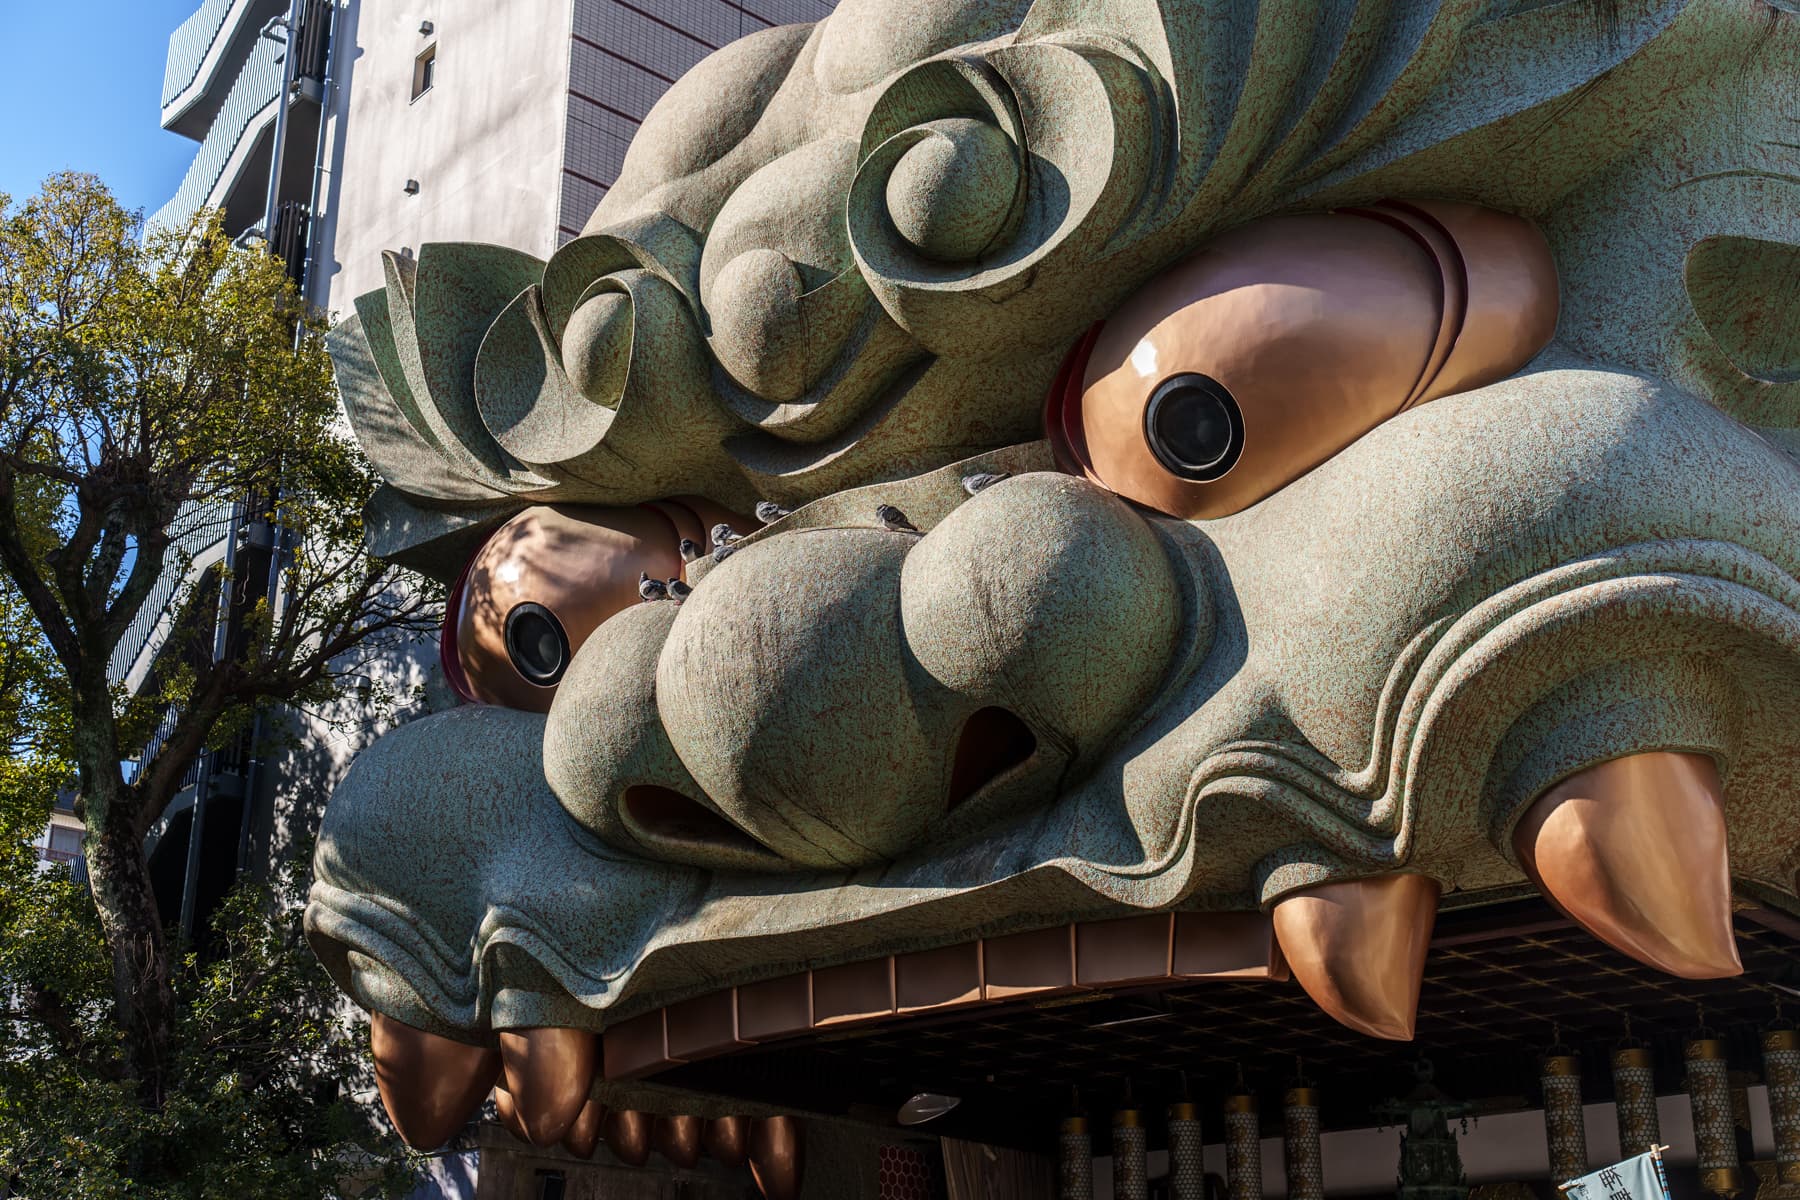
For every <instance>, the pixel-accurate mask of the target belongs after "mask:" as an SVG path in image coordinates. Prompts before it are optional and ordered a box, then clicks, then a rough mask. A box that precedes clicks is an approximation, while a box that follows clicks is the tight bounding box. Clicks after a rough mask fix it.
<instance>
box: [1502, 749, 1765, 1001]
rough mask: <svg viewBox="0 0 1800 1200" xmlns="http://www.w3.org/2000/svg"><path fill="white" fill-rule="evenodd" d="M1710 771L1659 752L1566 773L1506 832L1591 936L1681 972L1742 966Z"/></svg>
mask: <svg viewBox="0 0 1800 1200" xmlns="http://www.w3.org/2000/svg"><path fill="white" fill-rule="evenodd" d="M1721 794H1722V789H1721V787H1720V784H1719V772H1718V768H1717V767H1716V766H1714V764H1713V760H1712V759H1711V758H1709V757H1707V756H1706V755H1704V754H1682V753H1674V752H1668V751H1656V752H1651V753H1645V754H1633V755H1629V756H1627V757H1625V758H1616V759H1613V760H1612V761H1610V762H1604V763H1601V764H1600V765H1599V766H1596V767H1590V768H1588V769H1587V770H1585V771H1583V772H1581V773H1580V774H1578V775H1573V776H1570V777H1569V778H1568V779H1565V780H1563V781H1562V782H1561V783H1559V784H1557V785H1556V786H1555V787H1553V788H1551V789H1550V790H1549V791H1547V792H1545V793H1544V794H1543V795H1542V796H1540V797H1538V799H1537V800H1536V801H1534V802H1533V803H1532V805H1531V807H1530V808H1529V809H1528V810H1527V811H1526V813H1525V816H1524V817H1523V818H1522V819H1521V820H1520V821H1519V824H1518V826H1517V827H1516V828H1515V829H1514V831H1513V849H1514V850H1515V851H1516V852H1517V853H1518V856H1519V864H1520V866H1522V867H1523V868H1524V869H1525V873H1526V874H1527V875H1529V876H1530V877H1531V879H1532V882H1534V883H1536V884H1537V886H1538V888H1539V890H1540V891H1542V892H1543V893H1544V895H1545V896H1546V897H1547V898H1548V899H1549V900H1550V901H1551V902H1552V903H1553V904H1555V905H1556V906H1557V907H1558V908H1560V909H1562V910H1563V911H1564V912H1565V913H1567V914H1568V915H1569V916H1570V917H1572V918H1574V919H1575V921H1576V922H1577V923H1578V924H1580V925H1581V927H1582V928H1583V929H1586V930H1587V931H1588V932H1589V933H1591V934H1593V935H1594V936H1595V937H1597V938H1599V939H1600V940H1601V941H1603V942H1605V943H1606V944H1607V945H1609V946H1611V947H1613V948H1614V949H1615V950H1618V951H1619V952H1620V953H1622V954H1628V955H1630V956H1631V957H1632V958H1635V959H1637V960H1638V961H1639V962H1641V963H1644V964H1646V965H1648V966H1652V967H1656V968H1657V969H1659V970H1662V971H1667V972H1668V973H1669V974H1671V975H1678V976H1680V977H1682V978H1684V979H1722V978H1725V977H1726V976H1730V975H1738V974H1742V973H1743V970H1744V967H1743V963H1742V962H1741V961H1739V959H1738V951H1737V938H1736V936H1735V934H1734V933H1733V931H1732V927H1731V860H1730V858H1729V857H1728V856H1727V854H1726V845H1725V810H1724V804H1723V802H1722V800H1721Z"/></svg>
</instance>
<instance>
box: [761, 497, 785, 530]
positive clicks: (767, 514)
mask: <svg viewBox="0 0 1800 1200" xmlns="http://www.w3.org/2000/svg"><path fill="white" fill-rule="evenodd" d="M792 511H793V510H792V509H787V508H783V507H781V505H779V504H777V503H775V502H774V501H773V500H758V501H757V502H756V519H757V520H759V521H761V522H762V523H763V524H764V525H773V524H774V523H775V522H777V521H779V520H781V518H783V517H785V516H787V515H788V514H789V513H790V512H792Z"/></svg>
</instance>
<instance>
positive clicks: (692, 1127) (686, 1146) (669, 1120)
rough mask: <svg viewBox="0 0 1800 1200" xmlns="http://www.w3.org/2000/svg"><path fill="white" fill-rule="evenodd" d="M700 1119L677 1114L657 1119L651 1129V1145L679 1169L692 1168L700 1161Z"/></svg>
mask: <svg viewBox="0 0 1800 1200" xmlns="http://www.w3.org/2000/svg"><path fill="white" fill-rule="evenodd" d="M702 1124H703V1122H702V1121H701V1120H700V1118H699V1117H694V1116H688V1115H686V1114H683V1113H677V1114H675V1115H674V1116H664V1117H658V1118H656V1121H655V1123H654V1124H653V1125H652V1126H651V1128H650V1144H651V1145H652V1146H653V1147H655V1149H656V1152H657V1153H658V1154H660V1155H662V1156H663V1157H664V1158H666V1159H668V1160H669V1161H670V1162H672V1163H674V1164H675V1165H676V1166H678V1167H691V1166H693V1165H694V1164H695V1163H697V1162H699V1161H700V1130H701V1126H702Z"/></svg>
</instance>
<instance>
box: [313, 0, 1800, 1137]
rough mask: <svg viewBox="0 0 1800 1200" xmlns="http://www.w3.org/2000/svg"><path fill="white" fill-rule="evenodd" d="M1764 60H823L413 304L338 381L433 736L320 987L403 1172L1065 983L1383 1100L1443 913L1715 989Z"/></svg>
mask: <svg viewBox="0 0 1800 1200" xmlns="http://www.w3.org/2000/svg"><path fill="white" fill-rule="evenodd" d="M1797 54H1800V24H1797V23H1796V21H1795V19H1794V18H1793V16H1792V15H1791V13H1789V12H1787V11H1786V10H1785V7H1771V6H1769V5H1767V4H1764V3H1760V2H1752V0H1743V2H1735V0H1734V2H1733V3H1724V2H1721V0H1693V2H1682V0H1667V2H1664V0H1643V2H1637V0H1628V2H1626V3H1622V4H1619V5H1614V6H1609V7H1606V8H1605V10H1604V11H1602V9H1601V7H1600V6H1593V5H1588V4H1585V3H1582V2H1580V0H1571V2H1568V3H1559V4H1548V5H1546V4H1541V3H1535V2H1534V3H1511V2H1509V0H1496V2H1492V3H1466V4H1465V3H1450V2H1448V0H1446V2H1444V3H1427V4H1422V5H1410V6H1409V5H1398V6H1396V5H1389V4H1383V3H1376V2H1374V0H1360V2H1359V0H1342V2H1338V0H1331V2H1322V0H1307V2H1301V3H1294V4H1279V3H1277V4H1267V3H1265V4H1261V5H1253V4H1233V3H1221V4H1185V3H1184V4H1177V3H1171V2H1168V0H1162V2H1158V0H1106V2H1103V3H1092V2H1081V3H1075V2H1072V0H1036V2H1029V3H1028V2H1020V0H846V2H845V3H844V4H842V5H841V6H840V7H839V8H838V10H837V11H836V13H835V15H833V16H832V17H830V18H829V19H827V20H825V21H822V22H820V23H819V24H817V25H815V26H795V27H787V28H778V29H772V30H768V31H766V32H763V33H759V34H755V35H753V36H751V37H747V38H745V39H743V40H742V41H740V42H737V43H735V44H733V45H730V46H727V47H726V48H725V49H723V50H721V51H719V52H718V53H716V54H714V55H713V56H712V57H710V58H708V59H707V60H705V61H704V62H703V63H701V64H700V65H699V66H698V67H696V68H695V69H694V70H693V71H692V72H691V73H690V74H689V75H688V76H687V77H686V78H684V79H683V80H681V81H680V82H679V83H678V84H676V85H675V87H674V88H673V89H672V90H671V91H670V92H669V93H668V95H667V96H666V97H665V98H664V99H663V100H662V102H661V103H660V104H659V105H658V106H657V108H656V109H655V111H654V112H653V113H652V114H651V116H650V117H649V119H648V120H647V121H646V122H645V124H644V126H643V129H642V131H641V133H640V134H639V136H638V138H637V140H636V142H635V144H634V145H633V147H632V150H631V153H630V155H629V156H628V158H627V159H626V162H625V166H624V170H623V173H622V175H621V177H620V179H619V180H618V182H617V184H616V186H614V187H613V188H612V190H611V191H610V192H609V193H608V194H607V196H606V198H605V200H604V202H603V203H602V204H601V205H600V207H599V209H598V210H597V211H596V212H595V213H594V215H593V218H592V220H591V221H589V223H588V225H587V228H586V230H585V231H584V232H583V233H582V235H581V236H579V237H577V238H575V239H573V240H572V241H570V242H569V243H568V244H566V245H565V246H563V247H562V249H560V250H559V251H557V253H556V254H555V255H554V256H553V257H552V258H551V259H550V261H549V262H547V263H546V262H539V261H536V260H534V259H531V258H529V257H527V256H525V255H523V254H519V253H516V252H513V251H510V250H505V249H500V248H496V247H492V246H483V245H460V244H458V245H427V246H425V247H424V248H423V249H422V250H421V251H420V253H419V255H418V259H417V262H416V264H415V263H413V262H412V261H410V260H404V259H400V258H396V257H390V258H389V260H388V275H387V287H386V288H385V290H383V291H379V292H376V293H373V294H371V295H368V296H364V297H362V298H361V299H359V300H358V302H357V305H356V314H355V316H354V317H353V318H351V319H349V320H347V321H345V322H344V323H343V325H341V326H340V327H339V329H338V331H337V333H336V334H335V351H334V353H335V356H336V358H337V361H338V365H339V378H340V382H341V385H342V389H343V394H344V399H345V403H346V405H347V407H348V410H349V413H350V416H351V420H352V422H353V424H354V426H355V429H356V432H357V435H358V437H359V438H360V439H361V441H362V444H363V446H364V447H365V448H366V450H367V452H368V454H369V457H370V458H371V459H372V460H373V461H374V462H375V464H376V465H377V467H378V468H379V469H380V471H381V473H382V474H383V476H384V477H385V479H386V481H387V484H386V486H385V487H383V488H382V489H381V491H380V493H379V494H378V495H377V496H376V498H375V500H374V502H373V504H372V506H371V510H370V512H369V514H368V525H369V539H370V548H371V550H372V551H373V552H374V553H376V554H379V555H383V556H389V557H392V558H396V559H399V560H401V561H404V562H407V563H410V564H413V565H415V566H417V567H418V568H419V569H420V570H422V571H425V572H427V573H430V574H434V575H436V576H438V577H440V578H442V579H444V580H445V581H455V586H454V588H453V591H452V597H451V605H450V613H449V617H448V619H447V621H446V626H445V635H444V655H445V667H446V670H447V672H448V673H449V675H450V677H451V679H452V681H453V682H454V683H456V685H457V687H458V689H459V690H460V691H461V692H462V693H463V695H464V696H465V697H467V698H468V699H469V700H470V701H471V703H468V704H465V705H463V706H460V707H457V708H455V709H453V710H451V711H448V712H444V713H441V714H439V715H436V716H432V717H429V718H426V719H422V720H418V721H416V722H413V723H411V724H407V725H405V726H403V727H401V728H399V729H397V730H396V731H394V732H392V733H390V734H388V735H387V736H386V737H384V738H383V739H381V740H380V741H379V742H378V743H377V744H375V745H374V746H372V747H371V748H370V749H368V750H366V751H365V752H364V753H363V754H362V755H361V757H360V758H359V760H358V761H357V762H356V763H355V765H354V766H353V768H352V770H351V772H350V774H349V776H348V777H347V778H346V779H345V780H344V782H343V784H342V785H341V786H340V787H339V789H338V791H337V794H336V796H335V798H334V799H333V801H332V804H331V807H330V810H329V812H328V814H327V817H326V822H325V828H324V833H323V838H322V841H321V843H320V848H319V852H318V860H317V873H318V882H317V884H316V886H315V888H314V891H313V899H312V906H311V909H310V910H309V914H308V927H309V930H310V931H311V934H312V936H313V938H314V943H315V946H316V947H317V949H318V951H319V953H320V955H321V957H322V958H323V959H324V960H325V962H326V964H327V965H328V967H329V968H330V969H331V971H332V972H333V974H334V976H335V977H336V978H337V980H338V981H339V983H340V984H341V985H342V986H343V987H344V988H345V990H346V991H347V992H349V993H350V995H352V996H353V997H354V998H355V999H356V1000H357V1001H358V1002H359V1003H360V1004H362V1005H364V1006H365V1007H367V1008H369V1009H371V1010H373V1011H374V1012H375V1013H377V1014H378V1017H379V1019H378V1024H377V1047H376V1048H377V1055H378V1060H379V1065H380V1066H381V1067H382V1071H383V1081H384V1087H385V1088H386V1089H387V1094H388V1099H389V1102H390V1108H391V1109H392V1110H393V1111H394V1112H395V1115H396V1118H397V1119H398V1120H399V1121H400V1124H401V1126H402V1129H403V1131H405V1132H406V1133H407V1135H408V1136H409V1137H410V1138H412V1139H413V1140H415V1141H417V1142H419V1143H421V1144H431V1143H435V1142H436V1141H438V1140H441V1139H442V1137H443V1136H445V1134H447V1133H448V1132H449V1130H450V1129H451V1128H453V1127H454V1126H455V1125H457V1124H460V1122H461V1121H462V1120H463V1119H465V1117H466V1115H467V1113H468V1111H469V1109H470V1107H471V1106H472V1105H473V1104H474V1103H475V1102H476V1101H477V1100H478V1099H479V1098H480V1097H481V1096H482V1095H485V1094H486V1093H487V1091H488V1090H489V1088H490V1087H492V1086H493V1085H494V1083H495V1081H496V1080H497V1079H499V1080H500V1081H501V1082H502V1085H503V1089H504V1090H503V1099H504V1101H505V1104H504V1105H503V1113H504V1114H508V1119H509V1120H512V1121H514V1122H515V1123H516V1125H517V1127H518V1128H520V1129H521V1130H522V1131H523V1132H525V1133H526V1134H527V1135H528V1136H530V1137H531V1138H533V1139H534V1140H536V1141H539V1142H542V1143H546V1144H547V1143H550V1142H555V1141H557V1140H559V1139H564V1138H576V1139H577V1140H579V1139H580V1138H582V1137H585V1138H587V1139H588V1140H587V1142H586V1144H587V1145H588V1146H589V1147H591V1146H592V1144H593V1142H592V1138H593V1136H595V1135H594V1133H593V1129H594V1128H595V1122H596V1121H597V1120H598V1116H597V1111H598V1110H597V1109H596V1108H595V1106H594V1104H593V1102H591V1101H590V1100H589V1096H590V1090H589V1084H590V1081H591V1079H592V1077H593V1076H594V1074H595V1073H596V1071H598V1072H600V1073H602V1074H603V1075H604V1076H606V1077H607V1078H610V1079H618V1078H635V1077H641V1076H645V1075H649V1074H654V1073H655V1072H657V1071H658V1070H660V1069H662V1068H664V1067H666V1066H668V1065H669V1064H670V1063H673V1062H679V1061H691V1060H694V1059H697V1058H700V1057H704V1056H706V1055H709V1054H717V1053H724V1052H728V1051H731V1050H733V1049H736V1048H739V1047H742V1046H744V1045H746V1044H749V1043H754V1042H759V1041H766V1040H769V1039H772V1038H776V1037H780V1036H791V1035H801V1034H805V1033H806V1032H807V1031H809V1030H814V1029H816V1028H818V1027H820V1026H829V1025H832V1024H834V1023H846V1022H853V1021H857V1020H864V1019H877V1018H885V1019H897V1018H899V1017H904V1016H906V1015H907V1014H912V1013H921V1012H928V1013H932V1014H939V1013H941V1012H943V1011H945V1010H948V1009H951V1008H954V1007H956V1006H957V1005H961V1004H980V1003H997V1002H1002V1001H1006V1000H1011V999H1017V998H1019V997H1029V996H1035V995H1045V994H1054V993H1055V992H1057V991H1058V990H1059V989H1065V990H1066V989H1074V988H1079V987H1083V986H1096V985H1098V984H1103V983H1107V982H1114V983H1117V982H1120V981H1137V982H1143V981H1146V980H1163V981H1169V980H1182V979H1197V978H1203V977H1206V976H1208V975H1215V974H1226V975H1239V976H1242V975H1252V976H1256V975H1262V976H1268V977H1271V978H1286V977H1287V976H1289V975H1290V974H1291V976H1292V977H1293V978H1294V979H1295V980H1297V982H1298V983H1299V985H1300V986H1303V987H1304V988H1305V989H1306V990H1307V991H1308V992H1309V993H1310V994H1311V995H1312V996H1313V997H1314V999H1316V1000H1317V1001H1318V1003H1319V1004H1320V1005H1321V1006H1323V1007H1324V1008H1325V1009H1326V1010H1327V1011H1328V1012H1330V1013H1331V1014H1332V1015H1333V1016H1335V1017H1337V1018H1338V1019H1339V1020H1341V1021H1343V1022H1344V1023H1346V1024H1348V1025H1350V1026H1352V1027H1354V1028H1357V1029H1360V1030H1363V1031H1365V1032H1367V1033H1369V1034H1373V1035H1375V1036H1379V1037H1389V1038H1405V1037H1407V1036H1409V1034H1410V1031H1411V1029H1412V1021H1413V1010H1414V1006H1415V1004H1416V1002H1417V995H1418V979H1419V972H1420V970H1421V968H1422V965H1423V959H1424V954H1425V946H1426V941H1427V940H1428V937H1429V931H1430V927H1431V921H1432V917H1433V914H1434V912H1435V911H1436V908H1437V905H1438V903H1439V902H1440V899H1441V897H1443V896H1445V895H1447V894H1451V893H1455V892H1470V891H1479V890H1481V889H1489V888H1497V887H1504V886H1509V885H1516V884H1518V883H1519V882H1521V881H1523V880H1528V881H1530V882H1531V883H1533V884H1535V885H1536V886H1537V887H1538V888H1539V889H1541V890H1542V891H1543V892H1544V894H1545V895H1546V896H1548V897H1549V898H1550V899H1551V900H1552V901H1553V902H1555V903H1557V904H1559V905H1561V906H1562V907H1563V908H1564V909H1565V910H1566V911H1568V912H1569V913H1570V914H1571V915H1572V916H1573V917H1574V918H1575V919H1576V920H1578V921H1579V922H1581V923H1582V924H1583V925H1585V926H1586V927H1587V928H1588V929H1589V930H1591V931H1592V932H1593V933H1594V934H1595V935H1596V936H1598V937H1599V938H1601V939H1602V940H1604V941H1607V942H1608V943H1610V944H1612V945H1613V946H1615V947H1617V948H1618V949H1620V950H1622V951H1624V952H1626V953H1628V954H1631V955H1633V956H1635V957H1637V958H1639V959H1641V960H1643V961H1645V962H1648V963H1651V964H1653V965H1655V966H1658V967H1660V968H1662V969H1664V970H1668V971H1671V972H1674V973H1676V974H1681V975H1688V976H1716V975H1723V974H1729V973H1731V972H1733V971H1735V970H1736V969H1737V958H1736V955H1735V951H1734V947H1733V944H1732V935H1731V925H1730V905H1731V894H1732V887H1733V880H1734V879H1735V880H1738V881H1751V882H1753V883H1755V884H1756V885H1758V886H1761V887H1766V888H1772V889H1776V890H1779V891H1781V892H1783V893H1787V894H1792V892H1793V890H1794V870H1795V866H1796V852H1797V850H1800V836H1796V832H1795V830H1796V825H1795V818H1796V815H1797V814H1796V805H1797V801H1796V799H1795V797H1796V796H1797V795H1800V743H1797V742H1796V739H1795V738H1794V736H1793V730H1794V728H1795V724H1796V720H1797V719H1800V579H1797V578H1796V575H1797V573H1800V462H1797V461H1796V455H1797V454H1800V436H1797V435H1796V426H1797V425H1800V313H1797V310H1796V308H1795V302H1794V298H1795V292H1794V286H1793V280H1794V279H1795V278H1800V190H1797V189H1796V185H1795V182H1794V180H1795V178H1796V176H1797V175H1800V157H1797V156H1796V151H1795V150H1794V144H1795V143H1794V138H1793V135H1792V121H1793V119H1794V116H1795V110H1794V98H1793V94H1792V87H1791V78H1792V76H1791V72H1792V71H1793V69H1794V64H1795V61H1796V56H1797ZM1784 80H1786V82H1784ZM1778 126H1779V128H1778ZM1668 870H1679V871H1681V872H1683V873H1684V875H1685V877H1686V878H1687V879H1688V880H1689V886H1686V887H1684V888H1681V889H1671V888H1668V887H1666V886H1664V885H1663V879H1662V878H1660V877H1659V873H1661V872H1666V871H1668ZM1109 930H1110V931H1113V933H1116V935H1117V936H1112V934H1109V933H1108V932H1107V931H1109ZM1095 931H1098V932H1095ZM1090 935H1091V936H1090ZM1083 947H1086V948H1085V949H1084V948H1083ZM859 972H860V974H859ZM795 980H800V981H801V982H800V983H798V984H796V983H795V982H794V981H795ZM869 980H875V982H874V983H873V984H871V983H869ZM796 988H798V989H800V991H796V990H795V989H796ZM871 989H872V990H871ZM801 992H804V999H803V1000H796V999H795V997H797V996H800V995H801ZM784 1006H785V1007H784ZM421 1063H423V1064H427V1066H426V1067H420V1066H419V1064H421ZM584 1104H585V1107H584ZM622 1128H627V1132H629V1128H635V1126H629V1122H627V1126H625V1127H622ZM583 1130H586V1131H587V1132H585V1133H584V1132H582V1131H583ZM620 1136H621V1137H625V1140H626V1141H627V1142H629V1138H628V1137H626V1135H625V1134H621V1135H620Z"/></svg>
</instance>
